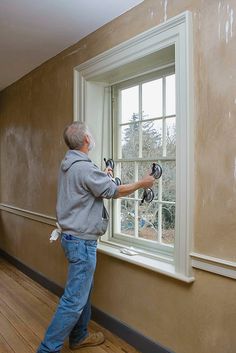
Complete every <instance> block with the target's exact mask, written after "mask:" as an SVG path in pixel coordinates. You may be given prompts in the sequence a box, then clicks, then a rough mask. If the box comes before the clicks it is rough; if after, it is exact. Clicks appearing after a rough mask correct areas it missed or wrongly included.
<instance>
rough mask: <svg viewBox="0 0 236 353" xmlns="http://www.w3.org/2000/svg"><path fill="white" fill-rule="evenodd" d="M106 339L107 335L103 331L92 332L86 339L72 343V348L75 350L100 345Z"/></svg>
mask: <svg viewBox="0 0 236 353" xmlns="http://www.w3.org/2000/svg"><path fill="white" fill-rule="evenodd" d="M104 341H105V337H104V335H103V333H102V332H95V333H90V334H89V335H88V336H87V337H86V338H85V339H83V340H82V341H80V342H78V343H74V344H70V349H72V350H75V349H79V348H83V347H93V346H99V344H102V343H103V342H104Z"/></svg>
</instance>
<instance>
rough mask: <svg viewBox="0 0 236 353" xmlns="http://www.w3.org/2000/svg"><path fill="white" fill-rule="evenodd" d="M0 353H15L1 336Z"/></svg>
mask: <svg viewBox="0 0 236 353" xmlns="http://www.w3.org/2000/svg"><path fill="white" fill-rule="evenodd" d="M0 353H15V352H14V351H13V350H12V348H11V347H10V346H9V345H8V343H7V342H6V341H5V339H4V337H3V336H2V335H1V334H0Z"/></svg>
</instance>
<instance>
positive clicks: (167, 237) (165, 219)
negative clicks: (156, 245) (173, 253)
mask: <svg viewBox="0 0 236 353" xmlns="http://www.w3.org/2000/svg"><path fill="white" fill-rule="evenodd" d="M174 237H175V205H170V204H163V205H162V242H163V243H166V244H174Z"/></svg>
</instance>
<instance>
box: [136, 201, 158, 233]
mask: <svg viewBox="0 0 236 353" xmlns="http://www.w3.org/2000/svg"><path fill="white" fill-rule="evenodd" d="M138 217H139V219H138V227H139V232H138V233H139V237H140V238H145V239H149V240H158V203H157V202H152V203H150V204H147V203H144V204H143V205H139V215H138Z"/></svg>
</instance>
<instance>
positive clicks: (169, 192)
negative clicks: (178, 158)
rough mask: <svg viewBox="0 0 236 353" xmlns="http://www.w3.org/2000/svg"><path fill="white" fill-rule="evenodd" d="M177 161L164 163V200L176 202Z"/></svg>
mask: <svg viewBox="0 0 236 353" xmlns="http://www.w3.org/2000/svg"><path fill="white" fill-rule="evenodd" d="M175 174H176V170H175V161H173V162H172V161H171V162H163V163H162V200H163V201H172V202H175V178H176V175H175Z"/></svg>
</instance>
